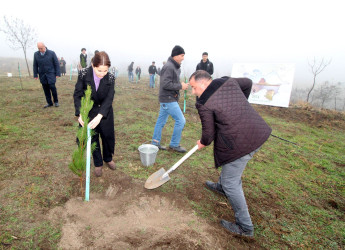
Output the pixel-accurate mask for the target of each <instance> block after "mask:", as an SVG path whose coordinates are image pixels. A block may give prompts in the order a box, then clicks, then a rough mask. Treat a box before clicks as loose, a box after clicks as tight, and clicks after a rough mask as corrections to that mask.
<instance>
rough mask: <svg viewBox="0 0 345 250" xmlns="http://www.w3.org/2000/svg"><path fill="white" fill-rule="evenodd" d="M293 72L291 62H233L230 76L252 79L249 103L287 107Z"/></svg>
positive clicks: (293, 67) (293, 66)
mask: <svg viewBox="0 0 345 250" xmlns="http://www.w3.org/2000/svg"><path fill="white" fill-rule="evenodd" d="M294 73H295V65H294V64H292V63H235V64H234V65H233V68H232V74H231V77H247V78H250V79H251V80H252V81H253V87H252V91H251V93H250V96H249V99H248V101H249V102H250V103H255V104H262V105H271V106H278V107H289V102H290V95H291V90H292V82H293V77H294Z"/></svg>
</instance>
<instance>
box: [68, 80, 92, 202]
mask: <svg viewBox="0 0 345 250" xmlns="http://www.w3.org/2000/svg"><path fill="white" fill-rule="evenodd" d="M92 106H93V101H92V100H91V87H90V86H87V90H85V95H84V96H83V97H82V98H81V107H80V115H81V118H82V120H83V121H84V127H79V128H78V131H77V141H78V148H77V149H76V150H74V152H73V155H72V162H71V163H70V164H69V169H70V170H71V171H72V172H73V173H74V174H76V175H78V176H79V180H80V190H81V193H82V197H83V196H84V189H83V180H84V172H85V169H86V157H85V153H86V143H87V139H88V137H87V125H88V124H89V112H90V110H91V109H92ZM91 132H93V131H91ZM90 136H92V133H91V135H90ZM95 147H96V145H95V143H94V144H92V145H91V152H92V151H93V150H94V149H95Z"/></svg>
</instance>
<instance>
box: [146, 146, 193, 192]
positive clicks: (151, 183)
mask: <svg viewBox="0 0 345 250" xmlns="http://www.w3.org/2000/svg"><path fill="white" fill-rule="evenodd" d="M197 150H198V145H195V147H194V148H192V149H191V150H190V151H189V152H188V153H187V154H185V155H184V156H183V157H182V158H181V159H180V160H179V161H178V162H176V163H175V164H174V166H172V167H171V168H170V169H169V170H168V171H165V169H164V168H161V169H160V170H158V171H157V172H155V173H153V174H152V175H150V177H149V178H148V179H147V180H146V182H145V188H147V189H154V188H158V187H159V186H162V185H163V184H164V183H166V182H167V181H169V180H170V177H169V174H170V173H171V172H172V171H174V170H175V169H176V168H178V166H180V165H181V164H182V162H184V161H185V160H187V159H188V157H189V156H191V155H192V154H193V153H194V152H195V151H197Z"/></svg>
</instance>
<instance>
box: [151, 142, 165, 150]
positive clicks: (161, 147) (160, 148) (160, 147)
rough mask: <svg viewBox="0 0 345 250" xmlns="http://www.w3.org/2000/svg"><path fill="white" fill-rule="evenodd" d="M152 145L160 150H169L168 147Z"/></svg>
mask: <svg viewBox="0 0 345 250" xmlns="http://www.w3.org/2000/svg"><path fill="white" fill-rule="evenodd" d="M151 144H152V145H155V146H156V147H158V148H159V150H167V147H166V146H162V145H160V144H158V145H157V144H153V143H151Z"/></svg>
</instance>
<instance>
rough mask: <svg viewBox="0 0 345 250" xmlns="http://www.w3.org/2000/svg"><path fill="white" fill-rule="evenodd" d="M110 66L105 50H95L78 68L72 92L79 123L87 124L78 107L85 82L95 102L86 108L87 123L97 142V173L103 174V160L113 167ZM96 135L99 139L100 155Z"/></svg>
mask: <svg viewBox="0 0 345 250" xmlns="http://www.w3.org/2000/svg"><path fill="white" fill-rule="evenodd" d="M110 66H111V62H110V60H109V56H108V54H107V53H105V52H104V51H101V52H99V53H96V54H95V56H94V57H93V61H92V66H91V67H88V68H85V69H83V70H81V71H80V73H79V76H78V81H77V83H76V85H75V90H74V95H73V97H74V106H75V115H76V116H77V117H78V121H79V124H80V126H84V125H87V124H84V122H83V120H82V118H81V116H80V111H79V109H80V106H81V98H82V97H83V96H84V92H85V90H86V89H87V86H88V85H90V86H91V89H92V94H91V99H92V100H93V102H94V103H93V107H92V109H91V110H90V112H89V118H90V120H91V121H90V123H89V124H88V126H89V127H90V128H91V129H94V132H95V133H94V135H93V136H92V139H91V143H93V142H96V149H95V150H94V152H93V153H92V156H93V161H94V165H95V175H96V176H97V177H100V176H102V166H103V161H104V162H105V163H106V164H107V166H108V167H109V168H110V169H112V170H115V169H116V166H115V163H114V161H113V159H112V158H113V154H114V149H115V131H114V111H113V107H112V103H113V99H114V94H115V90H114V87H115V77H114V75H113V74H112V73H110V72H108V70H109V67H110ZM99 136H101V139H102V146H103V157H102V153H101V148H100V143H99Z"/></svg>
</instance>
